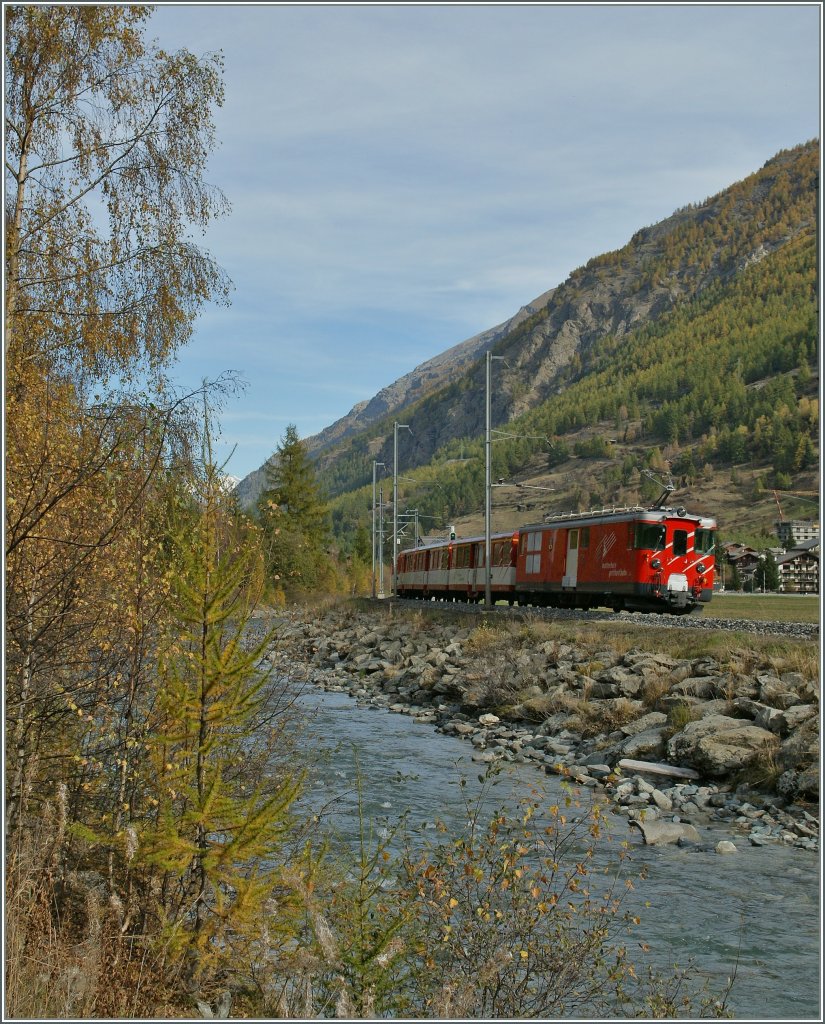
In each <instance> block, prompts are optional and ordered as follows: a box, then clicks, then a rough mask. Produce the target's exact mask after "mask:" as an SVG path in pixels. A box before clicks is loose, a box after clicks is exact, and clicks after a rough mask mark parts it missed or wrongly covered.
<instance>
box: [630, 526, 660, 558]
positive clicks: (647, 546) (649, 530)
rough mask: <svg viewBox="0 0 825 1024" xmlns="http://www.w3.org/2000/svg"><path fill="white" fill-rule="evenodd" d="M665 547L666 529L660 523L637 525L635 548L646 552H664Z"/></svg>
mask: <svg viewBox="0 0 825 1024" xmlns="http://www.w3.org/2000/svg"><path fill="white" fill-rule="evenodd" d="M664 546H665V528H664V526H662V525H661V524H660V523H636V535H635V543H634V547H635V548H637V549H638V548H641V549H642V550H644V551H662V550H664Z"/></svg>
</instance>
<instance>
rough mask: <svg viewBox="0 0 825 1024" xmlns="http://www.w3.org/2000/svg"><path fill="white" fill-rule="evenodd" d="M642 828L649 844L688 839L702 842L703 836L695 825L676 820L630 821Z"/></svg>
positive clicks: (692, 841) (659, 844) (662, 843)
mask: <svg viewBox="0 0 825 1024" xmlns="http://www.w3.org/2000/svg"><path fill="white" fill-rule="evenodd" d="M630 823H631V824H632V825H635V826H636V827H637V828H639V829H640V830H641V833H642V835H643V836H644V840H645V844H646V845H647V846H664V845H668V844H671V843H678V842H679V840H680V839H687V840H688V841H689V842H691V843H700V842H701V841H702V839H701V836H700V835H699V833H698V832H697V830H696V828H695V827H694V826H693V825H688V824H686V823H685V822H681V821H680V822H676V821H661V820H659V821H656V820H654V821H649V820H645V821H633V820H631V822H630Z"/></svg>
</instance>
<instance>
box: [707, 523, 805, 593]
mask: <svg viewBox="0 0 825 1024" xmlns="http://www.w3.org/2000/svg"><path fill="white" fill-rule="evenodd" d="M770 551H771V554H772V555H773V557H774V559H775V560H776V565H777V568H778V569H779V592H780V593H783V594H818V593H819V537H818V536H817V537H815V538H812V539H810V540H807V541H802V542H801V543H800V544H798V545H797V546H795V547H793V548H792V549H791V550H790V551H784V550H782V549H781V548H771V549H770ZM762 557H764V554H763V552H762V551H758V550H757V549H756V548H752V547H748V545H746V544H727V545H725V559H726V561H727V562H728V564H729V565H734V566H736V570H737V572H738V573H739V579H740V581H741V583H742V584H743V585H748V584H752V583H753V577H754V574H755V572H756V570H757V569H758V568H759V562H760V559H761V558H762Z"/></svg>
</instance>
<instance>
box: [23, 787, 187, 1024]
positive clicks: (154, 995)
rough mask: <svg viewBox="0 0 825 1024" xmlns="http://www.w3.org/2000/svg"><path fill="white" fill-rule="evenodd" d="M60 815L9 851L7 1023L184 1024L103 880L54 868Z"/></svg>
mask: <svg viewBox="0 0 825 1024" xmlns="http://www.w3.org/2000/svg"><path fill="white" fill-rule="evenodd" d="M65 841H66V836H65V811H64V809H63V808H61V807H60V806H58V807H57V808H56V809H51V813H50V814H49V813H47V815H46V816H45V818H44V819H43V820H42V821H41V822H40V827H39V829H38V830H37V831H36V832H35V831H34V830H32V831H30V832H27V833H26V834H25V835H24V836H22V837H20V836H17V837H15V841H14V842H12V843H11V844H10V846H9V849H8V850H7V862H6V889H5V939H6V967H5V997H6V1012H7V1015H8V1018H9V1019H16V1020H33V1019H38V1018H40V1019H42V1018H47V1019H58V1020H59V1019H81V1020H83V1019H89V1018H95V1017H101V1018H117V1017H121V1018H134V1017H153V1018H157V1017H166V1018H175V1017H185V1016H187V1011H188V1006H187V1005H185V1003H186V1001H185V1000H183V1001H181V999H180V994H179V993H178V992H177V991H176V989H175V983H174V977H173V974H174V972H170V971H169V965H168V964H166V963H165V962H164V957H163V954H162V953H158V952H156V951H155V950H153V948H152V946H151V944H150V943H149V942H148V941H147V940H146V939H145V938H144V937H139V938H136V937H130V936H123V935H121V932H120V927H119V925H120V915H119V914H118V913H117V910H118V908H117V907H116V906H114V905H113V904H110V903H108V902H107V901H106V900H105V897H104V888H103V885H102V884H101V883H102V878H101V877H100V876H96V875H94V874H93V873H91V874H89V875H86V876H81V877H77V876H73V875H72V874H71V873H68V874H67V873H66V872H65V871H64V869H63V866H62V865H61V863H60V859H61V850H62V847H63V845H64V843H65Z"/></svg>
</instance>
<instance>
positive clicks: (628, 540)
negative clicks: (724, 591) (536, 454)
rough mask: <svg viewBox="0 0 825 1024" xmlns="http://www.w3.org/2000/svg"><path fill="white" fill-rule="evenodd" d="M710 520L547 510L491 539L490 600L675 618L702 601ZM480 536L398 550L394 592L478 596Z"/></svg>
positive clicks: (666, 512)
mask: <svg viewBox="0 0 825 1024" xmlns="http://www.w3.org/2000/svg"><path fill="white" fill-rule="evenodd" d="M715 542H716V520H715V519H712V518H709V517H706V516H699V515H691V514H689V513H688V512H687V511H686V509H684V508H682V507H678V508H675V509H674V508H665V507H663V506H661V505H654V506H653V507H650V508H642V507H635V508H625V509H603V510H601V511H594V512H574V513H569V514H567V515H558V516H549V517H545V520H544V521H543V522H541V523H536V524H534V525H529V526H522V527H519V529H517V530H514V531H513V532H511V533H498V534H494V535H493V536H492V537H491V544H490V552H491V558H490V563H491V570H492V571H491V574H490V576H491V582H490V593H491V596H492V599H493V601H494V602H495V601H507V603H508V604H510V605H513V604H518V605H536V606H543V607H547V606H549V607H557V608H581V609H588V608H598V607H607V608H612V609H613V610H614V611H617V612H618V611H622V610H627V611H643V612H665V613H670V614H673V615H684V614H686V613H688V612H691V611H693V610H694V609H695V608H697V607H699V606H700V605H701V604H703V603H707V602H708V601H710V599H711V595H712V593H713V571H714V556H713V551H714V545H715ZM485 546H486V545H485V538H484V537H470V538H466V539H465V538H461V539H456V540H451V541H440V542H437V543H433V544H425V545H422V546H419V547H418V548H409V549H407V550H405V551H402V552H401V553H400V554H399V556H398V564H397V574H396V593H397V595H398V597H401V598H413V599H419V600H447V601H450V600H452V601H470V602H479V601H483V600H484V598H485V566H484V553H485Z"/></svg>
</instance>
